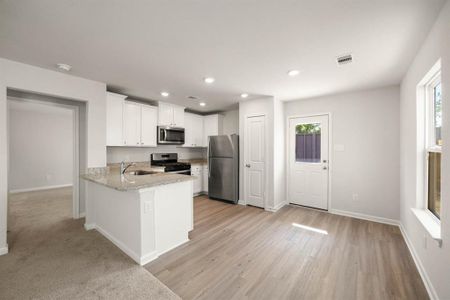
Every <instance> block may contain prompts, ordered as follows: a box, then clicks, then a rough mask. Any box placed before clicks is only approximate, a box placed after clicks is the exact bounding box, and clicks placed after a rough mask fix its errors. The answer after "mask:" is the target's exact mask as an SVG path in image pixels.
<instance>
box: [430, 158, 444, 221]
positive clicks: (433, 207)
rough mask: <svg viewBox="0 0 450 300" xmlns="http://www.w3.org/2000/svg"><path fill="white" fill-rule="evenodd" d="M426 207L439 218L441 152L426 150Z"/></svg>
mask: <svg viewBox="0 0 450 300" xmlns="http://www.w3.org/2000/svg"><path fill="white" fill-rule="evenodd" d="M428 209H429V210H430V211H431V212H432V213H433V214H434V215H435V216H436V217H437V218H438V219H440V218H441V153H440V152H428Z"/></svg>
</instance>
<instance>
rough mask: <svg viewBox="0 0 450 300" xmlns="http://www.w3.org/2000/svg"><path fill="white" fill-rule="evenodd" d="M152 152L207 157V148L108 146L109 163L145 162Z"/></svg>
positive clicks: (182, 157) (182, 156) (185, 156)
mask: <svg viewBox="0 0 450 300" xmlns="http://www.w3.org/2000/svg"><path fill="white" fill-rule="evenodd" d="M152 153H178V159H192V158H202V159H206V148H182V147H176V146H169V145H167V146H164V145H163V146H158V147H153V148H138V147H107V160H108V163H109V164H110V163H120V162H121V161H126V162H144V161H149V160H150V154H152Z"/></svg>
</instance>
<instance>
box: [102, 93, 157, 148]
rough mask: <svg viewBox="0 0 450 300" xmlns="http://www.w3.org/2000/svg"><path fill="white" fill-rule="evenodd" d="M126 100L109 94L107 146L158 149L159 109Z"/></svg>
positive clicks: (107, 104)
mask: <svg viewBox="0 0 450 300" xmlns="http://www.w3.org/2000/svg"><path fill="white" fill-rule="evenodd" d="M125 98H127V96H123V95H119V94H114V93H109V92H108V93H107V97H106V145H107V146H130V147H156V127H157V122H158V110H157V108H156V107H155V106H150V105H146V104H141V103H137V102H131V101H125Z"/></svg>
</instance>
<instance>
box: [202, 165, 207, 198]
mask: <svg viewBox="0 0 450 300" xmlns="http://www.w3.org/2000/svg"><path fill="white" fill-rule="evenodd" d="M208 175H209V169H208V165H204V166H203V174H202V176H203V182H202V183H203V185H202V191H203V192H205V193H208Z"/></svg>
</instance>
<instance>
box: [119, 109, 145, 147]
mask: <svg viewBox="0 0 450 300" xmlns="http://www.w3.org/2000/svg"><path fill="white" fill-rule="evenodd" d="M123 116H124V144H125V146H140V144H141V105H140V104H138V103H132V102H125V104H124V113H123Z"/></svg>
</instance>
